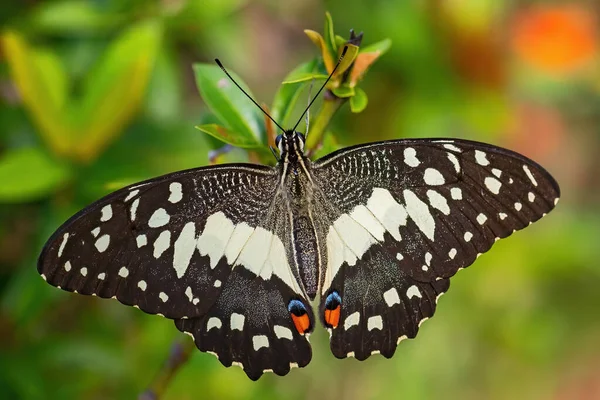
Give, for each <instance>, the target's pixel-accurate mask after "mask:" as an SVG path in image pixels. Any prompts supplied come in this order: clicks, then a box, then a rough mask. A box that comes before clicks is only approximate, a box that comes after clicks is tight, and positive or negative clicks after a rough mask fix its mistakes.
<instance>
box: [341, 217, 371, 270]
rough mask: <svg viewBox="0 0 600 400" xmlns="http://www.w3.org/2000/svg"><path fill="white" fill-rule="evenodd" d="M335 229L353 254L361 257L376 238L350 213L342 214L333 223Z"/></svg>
mask: <svg viewBox="0 0 600 400" xmlns="http://www.w3.org/2000/svg"><path fill="white" fill-rule="evenodd" d="M333 226H334V227H335V230H336V231H337V233H338V235H340V238H341V239H342V241H343V242H344V243H345V245H346V246H347V247H348V249H350V251H351V252H352V254H353V255H354V256H356V257H357V258H359V259H360V258H361V257H362V256H363V255H364V254H365V252H366V251H367V250H368V249H369V247H371V246H372V245H373V244H375V243H377V241H376V240H375V238H373V236H371V234H370V233H369V232H368V231H367V230H366V229H365V228H364V227H363V226H362V225H360V224H359V223H358V222H356V221H355V220H354V219H352V218H351V217H350V216H349V215H348V214H342V215H340V217H339V218H338V219H337V220H336V221H335V222H334V223H333Z"/></svg>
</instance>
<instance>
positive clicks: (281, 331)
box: [273, 325, 294, 340]
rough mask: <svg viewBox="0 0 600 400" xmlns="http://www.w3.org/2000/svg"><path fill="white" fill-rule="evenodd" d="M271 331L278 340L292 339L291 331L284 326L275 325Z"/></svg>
mask: <svg viewBox="0 0 600 400" xmlns="http://www.w3.org/2000/svg"><path fill="white" fill-rule="evenodd" d="M273 331H274V332H275V336H277V338H278V339H288V340H293V339H294V336H293V335H292V331H291V330H290V329H289V328H286V327H285V326H281V325H275V326H274V327H273Z"/></svg>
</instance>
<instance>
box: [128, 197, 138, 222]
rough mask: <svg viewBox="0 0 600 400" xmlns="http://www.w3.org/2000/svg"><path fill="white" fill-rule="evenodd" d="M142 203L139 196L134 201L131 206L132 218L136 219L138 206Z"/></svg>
mask: <svg viewBox="0 0 600 400" xmlns="http://www.w3.org/2000/svg"><path fill="white" fill-rule="evenodd" d="M139 205H140V199H139V198H137V199H135V200H134V201H133V203H131V208H130V209H129V211H130V213H131V220H132V221H135V217H136V213H137V209H138V206H139Z"/></svg>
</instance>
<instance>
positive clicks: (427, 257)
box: [425, 252, 433, 265]
mask: <svg viewBox="0 0 600 400" xmlns="http://www.w3.org/2000/svg"><path fill="white" fill-rule="evenodd" d="M432 258H433V256H432V255H431V253H430V252H427V253H425V264H427V265H431V259H432Z"/></svg>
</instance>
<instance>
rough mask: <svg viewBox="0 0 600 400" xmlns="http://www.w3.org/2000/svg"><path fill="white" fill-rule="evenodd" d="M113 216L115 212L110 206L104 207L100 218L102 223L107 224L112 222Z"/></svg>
mask: <svg viewBox="0 0 600 400" xmlns="http://www.w3.org/2000/svg"><path fill="white" fill-rule="evenodd" d="M112 216H113V211H112V207H111V206H110V204H108V205H106V206H104V207H102V216H101V217H100V221H102V222H106V221H108V220H110V219H111V218H112Z"/></svg>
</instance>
